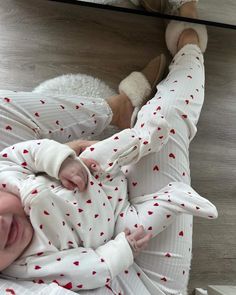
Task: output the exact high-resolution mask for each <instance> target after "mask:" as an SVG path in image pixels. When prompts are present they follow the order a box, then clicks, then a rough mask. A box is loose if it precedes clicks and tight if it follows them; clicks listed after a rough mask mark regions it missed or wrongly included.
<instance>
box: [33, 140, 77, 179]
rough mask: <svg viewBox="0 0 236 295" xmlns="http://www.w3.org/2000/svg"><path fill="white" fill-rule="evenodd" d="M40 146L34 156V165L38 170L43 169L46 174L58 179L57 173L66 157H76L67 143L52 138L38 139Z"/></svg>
mask: <svg viewBox="0 0 236 295" xmlns="http://www.w3.org/2000/svg"><path fill="white" fill-rule="evenodd" d="M40 144H41V147H40V149H39V151H38V152H37V155H36V157H35V163H36V167H37V168H38V170H39V171H44V172H46V173H47V174H48V175H50V176H52V177H54V178H56V179H59V178H58V173H59V170H60V168H61V165H62V163H63V162H64V160H65V159H66V158H68V157H70V156H71V157H76V154H75V152H74V151H73V150H72V149H71V148H70V147H69V146H67V145H64V144H61V143H58V142H56V141H54V140H49V139H43V140H41V141H40Z"/></svg>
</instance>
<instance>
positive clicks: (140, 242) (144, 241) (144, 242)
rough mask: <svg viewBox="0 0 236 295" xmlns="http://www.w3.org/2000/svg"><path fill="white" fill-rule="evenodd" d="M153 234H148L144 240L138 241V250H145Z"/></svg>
mask: <svg viewBox="0 0 236 295" xmlns="http://www.w3.org/2000/svg"><path fill="white" fill-rule="evenodd" d="M151 238H152V234H146V235H145V236H144V237H143V238H141V239H139V240H136V245H137V247H138V248H143V247H144V248H145V247H146V245H147V244H148V242H149V241H150V240H151Z"/></svg>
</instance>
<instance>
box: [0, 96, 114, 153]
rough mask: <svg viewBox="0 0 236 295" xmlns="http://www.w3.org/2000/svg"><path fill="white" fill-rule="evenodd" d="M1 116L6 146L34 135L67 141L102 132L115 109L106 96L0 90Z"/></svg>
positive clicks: (1, 143) (2, 135) (0, 142)
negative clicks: (103, 97) (112, 108)
mask: <svg viewBox="0 0 236 295" xmlns="http://www.w3.org/2000/svg"><path fill="white" fill-rule="evenodd" d="M0 116H1V120H0V130H1V141H0V149H3V148H5V147H7V146H9V145H12V144H15V143H17V142H20V141H25V140H31V139H39V138H50V139H53V140H56V141H58V142H61V143H64V142H67V141H70V140H72V139H78V138H81V137H82V138H83V137H88V136H90V135H91V134H92V135H93V134H99V132H101V131H102V130H103V129H104V128H105V127H106V126H107V125H108V124H109V123H110V121H111V119H112V111H111V109H110V107H109V105H108V104H107V103H106V102H105V101H104V100H103V99H96V100H93V99H91V98H86V97H78V96H76V97H75V96H74V97H66V96H60V97H58V96H57V97H54V96H51V95H50V96H47V95H44V94H43V95H41V94H38V93H31V92H12V91H0Z"/></svg>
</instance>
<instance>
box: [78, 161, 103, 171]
mask: <svg viewBox="0 0 236 295" xmlns="http://www.w3.org/2000/svg"><path fill="white" fill-rule="evenodd" d="M81 160H82V161H83V162H84V164H85V165H86V166H87V167H88V169H89V170H90V171H91V172H99V170H100V165H99V164H98V163H97V162H96V161H95V160H93V159H85V158H81Z"/></svg>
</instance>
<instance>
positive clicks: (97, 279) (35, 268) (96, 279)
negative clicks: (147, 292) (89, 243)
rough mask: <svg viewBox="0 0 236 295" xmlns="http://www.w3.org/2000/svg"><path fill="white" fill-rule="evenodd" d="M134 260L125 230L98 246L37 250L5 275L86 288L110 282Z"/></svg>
mask: <svg viewBox="0 0 236 295" xmlns="http://www.w3.org/2000/svg"><path fill="white" fill-rule="evenodd" d="M132 263H133V253H132V250H131V248H130V246H129V244H128V242H127V239H126V236H125V233H124V232H122V233H120V234H118V235H117V236H116V238H115V239H114V240H111V241H109V242H107V243H106V244H104V245H102V246H100V247H98V248H97V249H95V250H93V249H91V248H82V247H79V248H73V249H67V250H63V251H57V252H56V253H55V252H54V253H50V252H49V253H38V255H36V256H31V257H28V258H27V263H26V264H25V259H24V258H22V259H19V260H18V261H17V262H16V263H14V264H12V265H11V266H10V267H8V268H7V269H6V270H4V275H10V276H14V277H17V278H21V279H27V280H29V279H30V280H31V279H32V280H35V281H36V282H39V283H40V282H41V283H42V282H44V283H51V282H56V283H58V284H60V285H61V286H64V287H67V288H68V289H72V290H85V289H95V288H98V287H103V286H105V285H109V282H110V281H111V280H113V279H114V278H115V277H116V276H117V275H118V274H119V273H120V272H122V271H124V270H125V269H127V268H129V267H130V266H131V265H132Z"/></svg>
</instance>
